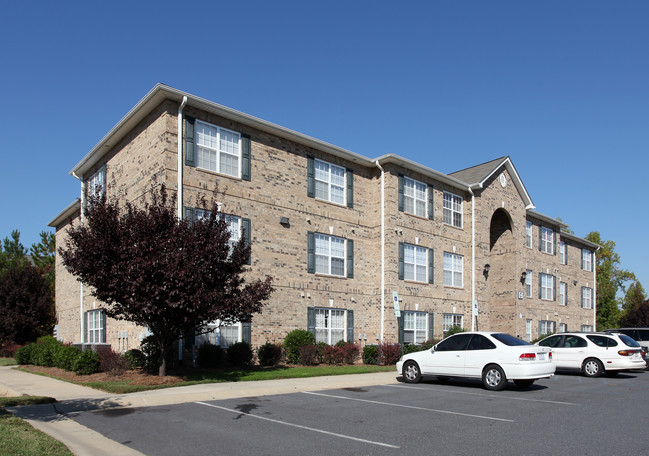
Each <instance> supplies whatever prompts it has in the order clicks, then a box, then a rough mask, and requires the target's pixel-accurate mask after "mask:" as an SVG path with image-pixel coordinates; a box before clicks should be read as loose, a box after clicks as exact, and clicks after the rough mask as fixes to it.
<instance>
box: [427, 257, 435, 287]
mask: <svg viewBox="0 0 649 456" xmlns="http://www.w3.org/2000/svg"><path fill="white" fill-rule="evenodd" d="M434 254H435V249H428V283H435V258H434Z"/></svg>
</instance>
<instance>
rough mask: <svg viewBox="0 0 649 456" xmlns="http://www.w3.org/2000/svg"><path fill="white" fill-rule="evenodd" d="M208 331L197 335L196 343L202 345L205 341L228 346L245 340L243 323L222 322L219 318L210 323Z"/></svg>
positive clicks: (223, 346) (224, 346) (222, 346)
mask: <svg viewBox="0 0 649 456" xmlns="http://www.w3.org/2000/svg"><path fill="white" fill-rule="evenodd" d="M206 329H207V332H206V333H203V334H199V335H197V336H196V345H198V346H200V345H203V344H205V343H210V344H212V345H218V346H220V347H221V348H228V347H229V346H230V345H232V344H235V343H237V342H241V341H242V340H243V334H242V332H243V331H242V325H241V323H238V322H237V323H234V324H230V325H224V324H221V322H220V321H219V320H216V321H213V322H212V323H209V324H208V325H207V327H206Z"/></svg>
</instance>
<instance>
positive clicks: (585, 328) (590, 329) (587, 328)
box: [581, 325, 593, 333]
mask: <svg viewBox="0 0 649 456" xmlns="http://www.w3.org/2000/svg"><path fill="white" fill-rule="evenodd" d="M581 332H585V333H590V332H593V325H581Z"/></svg>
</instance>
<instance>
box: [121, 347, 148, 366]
mask: <svg viewBox="0 0 649 456" xmlns="http://www.w3.org/2000/svg"><path fill="white" fill-rule="evenodd" d="M124 358H126V360H127V361H128V364H129V368H130V369H138V368H143V367H144V366H146V356H145V355H144V353H143V352H142V350H138V349H137V348H132V349H130V350H126V352H125V353H124Z"/></svg>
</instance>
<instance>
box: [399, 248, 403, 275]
mask: <svg viewBox="0 0 649 456" xmlns="http://www.w3.org/2000/svg"><path fill="white" fill-rule="evenodd" d="M399 280H403V242H399Z"/></svg>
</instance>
